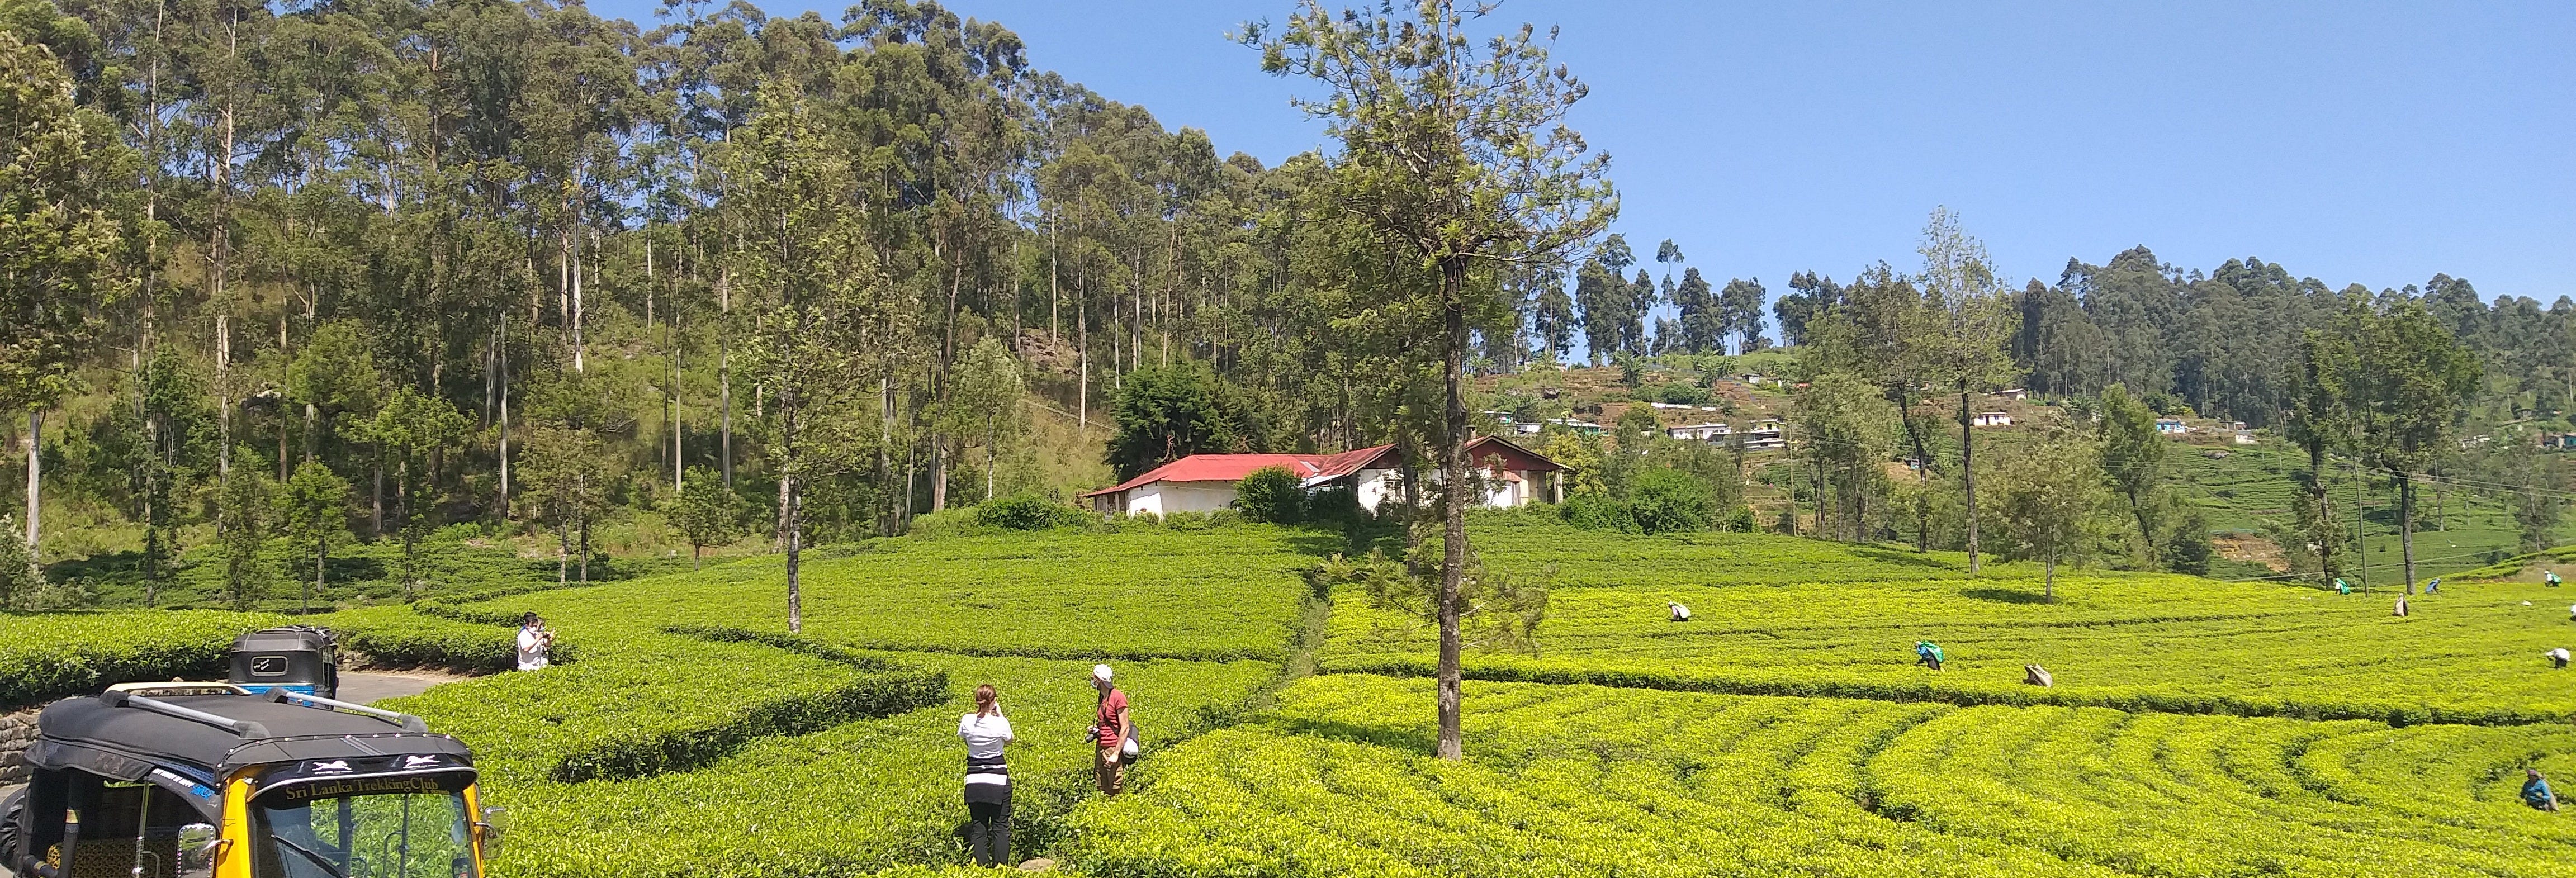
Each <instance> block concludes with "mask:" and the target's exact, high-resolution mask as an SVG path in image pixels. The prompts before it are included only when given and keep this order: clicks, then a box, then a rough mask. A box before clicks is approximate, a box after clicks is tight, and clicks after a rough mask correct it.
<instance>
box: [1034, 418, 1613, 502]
mask: <svg viewBox="0 0 2576 878" xmlns="http://www.w3.org/2000/svg"><path fill="white" fill-rule="evenodd" d="M1467 460H1468V461H1469V464H1470V466H1471V468H1472V469H1474V471H1475V472H1476V475H1477V477H1478V478H1480V479H1483V480H1484V481H1485V484H1486V487H1487V489H1488V490H1487V492H1486V496H1485V503H1484V505H1486V506H1493V507H1513V506H1526V505H1529V504H1530V503H1533V502H1541V501H1544V502H1555V501H1556V500H1558V499H1559V495H1560V493H1561V486H1560V485H1559V484H1558V479H1557V475H1556V474H1557V473H1558V472H1561V471H1563V470H1564V467H1561V466H1558V465H1557V464H1556V462H1555V461H1552V460H1549V459H1547V458H1546V457H1545V456H1543V455H1540V454H1539V453H1537V452H1534V451H1531V450H1529V449H1526V448H1522V447H1520V446H1519V445H1516V444H1513V443H1512V442H1511V441H1510V440H1506V439H1502V438H1499V437H1495V436H1483V437H1479V438H1477V439H1476V440H1475V441H1473V442H1469V443H1467ZM1273 466H1275V467H1281V468H1284V469H1286V470H1288V472H1290V473H1292V474H1294V475H1296V476H1297V478H1298V481H1299V483H1300V484H1301V485H1302V486H1303V487H1304V488H1305V489H1306V490H1308V491H1313V490H1316V489H1318V488H1325V487H1347V488H1350V489H1352V491H1353V492H1354V493H1356V494H1358V496H1359V501H1360V507H1361V508H1363V509H1376V508H1378V506H1379V504H1381V503H1383V502H1384V501H1385V500H1386V499H1387V498H1388V497H1390V496H1395V495H1398V494H1400V493H1401V492H1402V491H1403V489H1404V484H1403V482H1404V453H1403V452H1402V451H1400V450H1398V449H1397V448H1396V447H1395V446H1393V445H1380V446H1377V447H1374V448H1361V449H1357V450H1353V451H1345V452H1342V453H1340V454H1193V455H1190V456H1188V457H1184V458H1181V459H1179V460H1175V461H1172V462H1171V463H1167V464H1164V465H1162V466H1159V467H1155V468H1154V469H1153V470H1152V471H1150V472H1147V473H1145V474H1144V475H1140V476H1137V477H1135V478H1132V479H1128V480H1127V481H1125V482H1121V483H1119V484H1118V485H1116V486H1114V487H1109V488H1102V489H1100V490H1097V491H1093V492H1090V493H1088V494H1084V495H1082V497H1083V499H1085V500H1088V501H1090V502H1091V508H1092V511H1094V512H1098V513H1100V514H1103V515H1117V514H1126V515H1134V514H1138V513H1146V512H1150V513H1153V514H1156V515H1169V514H1171V513H1174V512H1214V511H1216V510H1219V509H1224V508H1226V507H1228V506H1230V505H1232V504H1233V503H1234V496H1235V486H1236V484H1237V483H1239V482H1241V481H1243V477H1245V476H1248V475H1251V474H1252V472H1253V471H1254V470H1257V469H1261V468H1264V467H1273ZM1424 475H1425V476H1426V477H1427V479H1428V480H1429V481H1430V482H1432V483H1434V484H1437V483H1438V482H1439V478H1440V474H1439V473H1437V472H1426V473H1425V474H1424Z"/></svg>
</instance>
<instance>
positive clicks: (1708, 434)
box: [1664, 423, 1735, 442]
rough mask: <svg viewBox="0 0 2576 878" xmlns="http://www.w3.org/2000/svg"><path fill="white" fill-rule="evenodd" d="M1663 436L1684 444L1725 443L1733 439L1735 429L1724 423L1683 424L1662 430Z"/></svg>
mask: <svg viewBox="0 0 2576 878" xmlns="http://www.w3.org/2000/svg"><path fill="white" fill-rule="evenodd" d="M1664 435H1666V436H1671V437H1673V438H1675V439H1680V440H1682V441H1685V442H1725V441H1727V440H1730V439H1733V438H1735V427H1734V426H1733V425H1730V424H1724V423H1711V424H1683V425H1681V426H1678V427H1666V428H1664Z"/></svg>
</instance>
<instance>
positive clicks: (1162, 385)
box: [1109, 362, 1268, 481]
mask: <svg viewBox="0 0 2576 878" xmlns="http://www.w3.org/2000/svg"><path fill="white" fill-rule="evenodd" d="M1110 411H1111V413H1112V415H1114V416H1115V417H1116V418H1117V420H1118V432H1117V433H1116V434H1115V435H1113V436H1111V437H1110V438H1109V465H1110V467H1111V468H1112V469H1114V470H1116V471H1117V477H1118V478H1119V480H1121V481H1124V480H1127V479H1132V478H1135V477H1136V476H1138V475H1141V474H1143V473H1144V472H1145V471H1147V470H1151V469H1153V468H1155V467H1158V466H1162V465H1163V464H1166V463H1170V462H1172V461H1175V460H1179V459H1181V458H1184V457H1188V456H1190V455H1193V454H1208V453H1218V454H1222V453H1231V452H1243V451H1266V450H1268V448H1267V446H1266V444H1263V441H1264V439H1265V438H1266V437H1264V436H1262V435H1261V433H1260V431H1259V429H1258V428H1257V427H1255V426H1254V425H1253V424H1252V423H1251V421H1252V417H1251V412H1250V411H1248V407H1247V404H1246V401H1245V400H1244V399H1243V398H1242V397H1241V394H1239V393H1237V392H1236V391H1234V390H1233V389H1232V388H1231V387H1229V386H1228V385H1227V384H1226V382H1225V381H1224V380H1222V379H1220V378H1218V377H1217V376H1216V373H1214V372H1212V371H1209V369H1208V368H1207V367H1206V366H1203V365H1200V364H1197V363H1191V362H1182V363H1177V364H1174V365H1171V366H1165V367H1158V368H1150V369H1144V370H1140V371H1137V372H1136V373H1134V374H1131V375H1128V376H1127V382H1126V385H1125V386H1124V387H1122V388H1120V389H1119V391H1118V398H1117V399H1116V400H1115V401H1114V402H1112V403H1111V404H1110Z"/></svg>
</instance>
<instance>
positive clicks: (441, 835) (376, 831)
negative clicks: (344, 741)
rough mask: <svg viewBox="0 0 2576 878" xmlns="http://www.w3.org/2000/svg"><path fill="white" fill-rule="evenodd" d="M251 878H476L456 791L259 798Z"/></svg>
mask: <svg viewBox="0 0 2576 878" xmlns="http://www.w3.org/2000/svg"><path fill="white" fill-rule="evenodd" d="M250 813H251V874H252V875H253V876H254V878H480V875H479V874H478V873H477V872H475V870H474V852H473V841H472V838H473V833H472V829H471V823H472V818H470V817H469V816H467V812H466V807H465V796H464V793H463V792H462V790H461V789H457V790H440V789H422V788H415V789H413V790H411V791H387V792H358V791H342V790H335V791H328V792H323V793H322V794H318V795H312V796H298V797H284V796H264V797H261V799H259V800H257V803H256V804H255V805H254V806H253V807H252V808H251V809H250Z"/></svg>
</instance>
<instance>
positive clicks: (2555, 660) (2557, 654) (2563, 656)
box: [2541, 646, 2567, 670]
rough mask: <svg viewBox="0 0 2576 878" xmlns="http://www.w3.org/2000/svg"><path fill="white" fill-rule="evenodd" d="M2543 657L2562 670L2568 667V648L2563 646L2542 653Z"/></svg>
mask: <svg viewBox="0 0 2576 878" xmlns="http://www.w3.org/2000/svg"><path fill="white" fill-rule="evenodd" d="M2541 655H2544V656H2548V657H2549V662H2550V664H2552V665H2555V666H2557V667H2558V668H2560V669H2562V670H2563V669H2565V668H2566V667H2567V647H2564V646H2562V647H2559V648H2557V649H2553V650H2550V651H2548V652H2544V653H2541Z"/></svg>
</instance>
